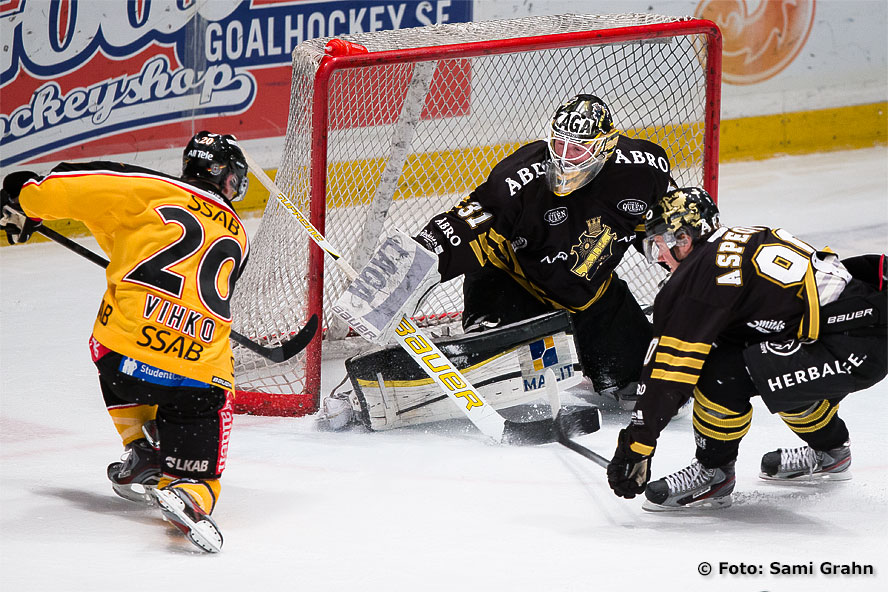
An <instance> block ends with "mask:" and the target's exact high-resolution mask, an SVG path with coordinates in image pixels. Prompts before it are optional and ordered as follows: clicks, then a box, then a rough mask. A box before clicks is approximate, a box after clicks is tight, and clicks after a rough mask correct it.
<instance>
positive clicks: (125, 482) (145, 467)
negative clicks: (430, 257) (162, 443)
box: [108, 438, 161, 503]
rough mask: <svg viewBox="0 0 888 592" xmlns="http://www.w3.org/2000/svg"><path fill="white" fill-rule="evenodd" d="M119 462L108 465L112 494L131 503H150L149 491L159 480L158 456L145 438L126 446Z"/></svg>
mask: <svg viewBox="0 0 888 592" xmlns="http://www.w3.org/2000/svg"><path fill="white" fill-rule="evenodd" d="M120 460H121V462H114V463H111V464H110V465H108V479H110V480H111V488H112V489H113V490H114V493H116V494H117V495H119V496H120V497H122V498H124V499H127V500H129V501H131V502H141V503H151V501H152V498H151V496H150V494H149V490H151V489H153V488H154V487H155V486H157V482H158V481H159V480H160V473H161V471H160V455H159V453H158V451H157V450H155V449H154V447H152V446H151V444H150V443H149V441H148V440H147V439H145V438H142V439H140V440H136V441H135V442H131V443H129V444H127V445H126V449H125V450H124V453H123V455H122V456H121V457H120Z"/></svg>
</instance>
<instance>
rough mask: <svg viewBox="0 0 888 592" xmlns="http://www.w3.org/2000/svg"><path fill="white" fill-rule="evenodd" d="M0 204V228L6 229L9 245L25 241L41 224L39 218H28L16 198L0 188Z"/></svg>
mask: <svg viewBox="0 0 888 592" xmlns="http://www.w3.org/2000/svg"><path fill="white" fill-rule="evenodd" d="M0 204H2V205H0V229H3V230H5V231H6V240H8V241H9V244H10V245H15V244H18V243H23V242H26V241H27V240H28V239H29V238H31V235H32V234H34V231H35V230H37V229H38V228H40V226H41V225H42V224H43V221H42V220H40V219H39V218H28V216H27V215H25V212H24V211H22V208H21V206H20V205H19V202H18V198H14V197H11V196H10V195H9V194H8V193H7V192H6V190H5V189H0Z"/></svg>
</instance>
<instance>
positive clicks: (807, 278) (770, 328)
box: [608, 188, 888, 511]
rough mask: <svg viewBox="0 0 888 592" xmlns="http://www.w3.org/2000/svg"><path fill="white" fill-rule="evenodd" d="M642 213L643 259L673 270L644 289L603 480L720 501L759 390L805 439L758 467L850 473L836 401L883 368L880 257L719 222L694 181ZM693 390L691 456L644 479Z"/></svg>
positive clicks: (701, 501) (711, 503)
mask: <svg viewBox="0 0 888 592" xmlns="http://www.w3.org/2000/svg"><path fill="white" fill-rule="evenodd" d="M645 225H646V234H647V238H646V239H645V243H644V245H645V251H646V254H647V256H648V258H649V260H651V261H659V262H660V263H663V264H666V265H668V266H669V268H670V269H671V270H672V272H673V273H672V275H671V277H670V278H669V279H668V281H667V282H666V283H665V285H664V286H663V288H662V289H661V291H660V293H659V294H658V295H657V298H656V300H655V303H654V339H653V340H652V341H651V344H650V346H649V348H648V351H647V354H646V356H645V366H644V369H643V372H642V375H641V380H640V382H639V384H638V392H639V394H640V398H639V399H638V401H637V402H636V405H635V410H634V411H633V415H632V419H631V422H630V425H629V426H628V427H627V428H625V429H623V430H622V431H621V432H620V435H619V438H618V445H617V449H616V452H615V454H614V457H613V460H612V461H611V463H610V465H609V467H608V481H609V483H610V486H611V488H612V489H613V490H614V492H615V493H616V494H617V495H619V496H622V497H626V498H632V497H634V496H635V495H637V494H639V493H641V492H642V491H644V493H645V497H646V498H647V499H646V501H645V504H644V508H645V509H648V510H653V511H659V510H675V509H680V508H686V507H713V508H717V507H725V506H729V505H730V504H731V493H732V491H733V489H734V461H735V459H736V458H737V453H738V450H739V445H740V440H741V439H742V438H743V436H744V435H745V434H746V433H747V431H748V430H749V428H750V425H751V422H752V405H751V403H750V399H751V398H752V397H754V396H756V395H758V396H760V397H761V398H762V401H763V402H764V404H765V405H766V406H767V408H768V410H769V411H770V412H772V413H777V414H779V415H780V417H781V418H782V419H783V421H784V422H785V423H786V425H787V426H789V428H790V429H791V430H792V431H793V432H795V434H796V435H798V436H799V437H800V438H801V439H802V440H804V442H805V443H806V445H805V446H801V447H797V448H785V449H778V450H777V451H775V452H769V453H767V454H765V455H764V457H763V458H762V462H761V474H760V476H761V477H762V478H764V479H772V480H777V481H784V482H785V481H797V480H801V479H803V480H842V479H847V478H849V477H850V473H849V472H848V468H849V466H850V464H851V452H850V445H849V438H848V429H847V427H846V426H845V424H844V422H843V421H842V420H841V418H840V417H839V415H838V413H837V411H838V406H839V401H841V400H842V399H843V398H844V397H845V396H846V395H848V394H849V393H851V392H854V391H858V390H861V389H864V388H867V387H869V386H872V385H873V384H875V383H877V382H878V381H880V380H882V379H883V378H884V377H885V375H886V307H888V292H886V290H885V281H886V278H885V273H886V267H885V256H884V255H864V256H860V257H854V258H850V259H847V260H844V261H840V260H839V258H838V256H837V255H835V254H834V253H831V252H828V251H816V250H815V249H814V248H812V247H811V246H810V245H808V244H807V243H805V242H803V241H801V240H799V239H798V238H796V237H795V236H793V235H792V234H790V233H789V232H787V231H786V230H783V229H779V228H778V229H772V228H766V227H761V226H755V227H733V228H728V227H721V226H720V225H719V221H718V209H717V207H716V205H715V204H714V203H713V201H712V199H711V197H710V196H709V195H708V194H707V193H706V192H705V191H703V190H702V189H698V188H684V189H677V190H674V191H671V192H669V193H668V194H666V195H665V196H664V197H663V198H662V199H661V200H660V201H659V203H657V204H656V205H655V206H654V208H652V210H651V211H650V212H649V213H648V214H647V219H646V223H645ZM691 396H693V397H694V412H693V426H694V437H695V442H696V444H697V448H696V457H695V460H694V461H693V462H692V464H691V465H690V466H688V467H686V468H684V469H682V470H680V471H678V472H676V473H673V474H671V475H669V476H667V477H665V478H663V479H659V480H657V481H653V482H651V483H650V484H648V483H647V482H648V480H649V479H650V462H651V457H652V456H653V454H654V449H655V446H656V443H657V438H658V436H659V434H660V432H661V430H662V429H663V428H664V427H665V425H666V424H667V423H668V422H669V419H670V418H671V417H672V415H673V413H674V412H675V410H676V409H677V408H678V407H679V406H680V405H682V404H683V403H684V402H685V401H687V400H688V399H689V398H690V397H691ZM646 485H647V487H646V488H645V486H646Z"/></svg>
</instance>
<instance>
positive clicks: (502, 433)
mask: <svg viewBox="0 0 888 592" xmlns="http://www.w3.org/2000/svg"><path fill="white" fill-rule="evenodd" d="M244 156H245V157H246V160H247V165H248V166H249V168H250V170H251V171H252V173H253V175H255V177H256V178H257V179H258V180H259V182H260V183H262V185H264V186H265V188H266V189H267V190H268V191H269V193H271V194H272V195H273V196H274V197H275V198H276V199H277V200H278V201H279V202H280V204H281V205H282V206H283V207H284V208H286V209H287V211H289V212H290V214H292V215H293V217H294V218H296V219H297V220H298V221H299V224H300V225H301V226H302V229H303V230H305V232H307V233H308V235H309V236H310V237H311V240H313V241H314V243H315V244H316V245H317V246H318V247H320V248H321V249H322V250H323V251H324V252H325V253H327V255H329V256H330V258H331V259H333V261H334V262H335V263H336V265H337V266H338V267H339V269H340V270H341V271H342V272H343V273H345V275H346V276H347V277H348V279H349V280H350V281H351V280H354V279H355V278H356V277H357V276H358V273H357V272H356V271H355V270H354V268H353V267H352V266H351V265H349V264H348V262H347V261H345V260H344V259H343V258H342V255H341V254H340V253H339V251H338V250H337V249H336V248H335V247H334V246H333V245H332V244H331V243H330V241H328V240H327V239H326V238H325V237H324V235H322V234H321V233H320V232H319V231H318V229H317V228H315V227H314V225H313V224H312V223H311V221H309V220H308V218H306V217H305V215H304V214H303V213H302V212H301V211H299V208H297V207H296V205H295V204H294V203H293V202H292V201H290V198H289V197H287V195H286V194H285V193H284V192H283V191H281V190H280V189H279V188H278V186H277V184H276V183H275V182H274V181H272V180H271V178H270V177H269V176H268V175H267V174H265V170H264V169H263V168H262V167H261V166H260V165H259V164H258V163H257V162H256V161H255V160H253V157H252V156H250V154H249V153H247V152H246V151H244ZM395 336H396V338H397V341H398V345H400V346H401V347H402V348H404V351H406V352H407V354H409V355H410V357H411V358H412V359H413V361H414V362H416V364H417V365H418V366H419V367H420V368H421V369H422V371H423V372H425V373H426V374H427V375H428V377H429V378H431V379H432V380H433V381H434V382H435V383H437V385H438V386H439V387H440V388H441V390H442V391H443V392H444V394H445V395H447V397H448V398H450V400H451V401H453V402H454V403H455V404H456V405H457V407H459V408H460V410H461V411H462V412H463V414H465V416H466V417H467V418H468V419H469V421H471V422H472V423H473V424H475V427H477V428H478V429H479V430H480V431H481V432H482V433H483V434H484V435H485V436H487V437H489V438H491V439H492V440H494V441H496V442H502V443H543V442H551V441H552V439H551V438H552V420H549V419H545V420H541V421H535V422H514V421H511V420H507V419H505V418H504V417H503V416H502V415H500V414H499V412H497V410H496V409H494V408H493V406H492V405H490V403H488V402H487V401H485V400H484V399H483V397H481V395H480V394H479V393H478V390H477V389H476V388H475V387H474V386H473V385H472V383H470V382H469V381H468V380H467V379H466V377H465V376H463V374H462V373H461V372H460V371H459V369H458V368H457V367H456V366H455V365H454V364H451V363H450V362H449V360H448V359H447V358H446V357H445V356H444V354H443V353H441V350H440V349H438V347H437V346H436V345H435V344H434V343H433V342H432V340H431V339H429V338H428V336H426V335H425V334H424V333H423V332H422V331H421V330H420V329H419V327H417V326H416V324H414V322H413V320H412V319H409V318H407V317H403V318H402V319H401V322H400V324H399V325H398V329H397V330H396V331H395Z"/></svg>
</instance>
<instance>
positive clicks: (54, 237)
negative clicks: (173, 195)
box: [37, 226, 318, 363]
mask: <svg viewBox="0 0 888 592" xmlns="http://www.w3.org/2000/svg"><path fill="white" fill-rule="evenodd" d="M37 232H39V233H40V234H42V235H43V236H45V237H46V238H48V239H49V240H51V241H53V242H56V243H58V244H60V245H62V246H63V247H65V248H66V249H69V250H71V251H74V252H75V253H77V254H78V255H80V256H81V257H83V258H84V259H89V260H90V261H92V262H93V263H95V264H96V265H99V266H101V267H105V268H107V267H108V260H107V259H105V258H104V257H102V256H101V255H99V254H98V253H94V252H93V251H90V250H89V249H87V248H86V247H84V246H81V245H80V244H79V243H76V242H74V241H73V240H71V239H70V238H68V237H67V236H65V235H63V234H59V233H58V232H56V231H55V230H53V229H52V228H47V227H46V226H41V227H39V228H38V229H37ZM317 330H318V316H317V315H312V316H311V318H310V319H308V322H307V323H306V324H305V326H304V327H303V328H302V329H300V330H299V332H298V333H296V335H294V336H293V337H291V338H290V339H288V340H287V341H285V342H283V343H282V344H280V345H279V346H277V347H265V346H263V345H260V344H258V343H256V342H255V341H251V340H250V339H248V338H247V337H245V336H244V335H241V334H240V333H238V332H237V331H235V330H234V329H232V330H231V340H232V341H234V342H235V343H239V344H240V345H242V346H244V347H245V348H247V349H248V350H250V351H252V352H254V353H257V354H259V355H260V356H262V357H263V358H267V359H269V360H271V361H272V362H276V363H281V362H284V361H286V360H289V359H290V358H292V357H293V356H295V355H296V354H298V353H299V352H301V351H302V350H304V349H305V348H306V346H308V344H309V342H310V341H311V339H312V337H314V335H315V333H317Z"/></svg>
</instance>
